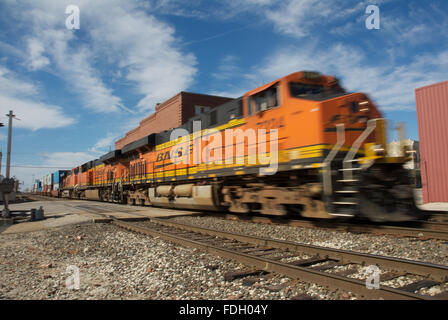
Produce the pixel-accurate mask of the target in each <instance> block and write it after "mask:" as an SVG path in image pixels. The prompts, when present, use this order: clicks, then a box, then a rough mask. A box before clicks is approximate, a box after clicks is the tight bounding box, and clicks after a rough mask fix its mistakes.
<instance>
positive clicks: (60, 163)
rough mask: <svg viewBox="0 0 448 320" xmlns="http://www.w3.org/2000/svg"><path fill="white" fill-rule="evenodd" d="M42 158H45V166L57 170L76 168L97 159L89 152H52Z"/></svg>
mask: <svg viewBox="0 0 448 320" xmlns="http://www.w3.org/2000/svg"><path fill="white" fill-rule="evenodd" d="M42 156H43V157H44V158H45V160H44V161H43V166H48V167H55V168H74V167H76V166H79V165H82V164H84V163H86V162H88V161H92V160H94V159H95V157H94V156H93V155H92V154H90V153H87V152H52V153H44V154H42ZM54 171H56V170H54Z"/></svg>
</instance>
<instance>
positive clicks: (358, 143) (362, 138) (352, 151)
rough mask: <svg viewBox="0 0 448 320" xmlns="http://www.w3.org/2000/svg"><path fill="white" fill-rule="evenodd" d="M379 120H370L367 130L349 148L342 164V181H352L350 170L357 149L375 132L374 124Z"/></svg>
mask: <svg viewBox="0 0 448 320" xmlns="http://www.w3.org/2000/svg"><path fill="white" fill-rule="evenodd" d="M378 120H380V119H372V120H369V121H368V122H367V128H366V130H364V131H363V133H361V135H360V136H359V137H358V139H356V141H355V142H354V143H353V145H352V147H351V148H350V150H349V152H348V153H347V155H346V156H345V158H344V162H343V164H342V166H343V168H344V180H351V179H353V171H352V170H350V169H352V162H353V161H352V160H353V158H354V157H355V155H356V153H357V152H358V150H359V148H360V147H361V144H362V143H363V142H364V141H365V140H366V139H367V138H368V137H369V135H370V134H371V133H372V132H373V130H375V128H376V122H377V121H378Z"/></svg>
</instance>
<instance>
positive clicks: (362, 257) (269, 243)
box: [91, 209, 448, 300]
mask: <svg viewBox="0 0 448 320" xmlns="http://www.w3.org/2000/svg"><path fill="white" fill-rule="evenodd" d="M95 211H96V210H95V209H92V210H91V212H92V213H94V214H97V215H99V216H102V217H103V218H108V219H109V220H110V222H111V223H113V224H114V225H116V226H119V227H121V228H124V229H126V230H129V231H133V232H137V233H141V234H146V235H149V236H153V237H158V238H161V239H164V240H167V241H170V242H174V243H177V244H180V245H182V246H186V247H191V248H197V249H201V250H204V251H206V252H207V253H209V254H212V255H216V256H220V257H223V258H228V259H232V260H235V261H238V262H240V263H243V264H245V265H246V266H248V267H250V268H251V269H250V270H251V271H250V272H247V274H248V275H253V274H257V273H258V274H259V273H261V272H274V273H278V274H282V275H285V276H288V277H290V278H292V279H299V280H300V281H304V282H309V283H316V284H319V285H322V286H326V287H330V288H333V289H340V290H345V291H350V292H353V293H355V294H357V295H359V296H360V297H361V298H366V299H394V300H395V299H406V300H409V299H411V300H426V299H447V298H448V296H447V294H446V292H444V293H442V294H440V295H438V296H435V297H430V296H425V295H421V294H416V293H414V292H415V291H418V290H419V289H421V288H430V287H434V286H438V285H443V284H445V283H446V282H447V281H448V267H447V266H442V265H436V264H430V263H423V262H415V261H410V260H405V259H398V258H389V257H383V256H377V255H369V254H363V253H356V252H350V251H345V250H338V249H331V248H324V247H317V246H312V245H305V244H298V243H294V242H288V241H281V240H273V239H268V238H262V237H254V236H248V235H243V234H237V233H230V232H224V231H220V230H214V229H207V228H202V227H198V226H193V225H189V224H184V223H179V222H173V221H169V220H168V219H160V218H151V219H150V220H149V221H146V222H139V223H132V222H124V221H120V220H118V219H115V218H114V217H112V216H108V215H107V213H98V212H95ZM367 265H377V266H379V268H380V269H381V270H388V271H386V273H384V274H383V275H382V276H381V278H382V281H383V282H385V281H388V280H392V279H395V278H398V277H401V276H409V275H413V276H417V277H418V278H419V280H417V281H415V282H413V283H410V284H408V285H406V286H404V287H401V288H391V287H387V286H383V285H380V287H379V289H368V288H367V287H366V282H365V281H363V280H359V279H355V278H350V277H348V275H350V274H355V273H357V272H358V270H359V269H360V268H362V267H363V266H367ZM347 266H348V268H345V267H347ZM339 267H342V268H344V270H342V271H336V272H333V271H334V270H335V269H338V268H339Z"/></svg>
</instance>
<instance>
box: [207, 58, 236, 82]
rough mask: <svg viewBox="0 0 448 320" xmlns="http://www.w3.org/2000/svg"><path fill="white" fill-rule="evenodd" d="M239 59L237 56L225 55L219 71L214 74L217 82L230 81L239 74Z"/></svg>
mask: <svg viewBox="0 0 448 320" xmlns="http://www.w3.org/2000/svg"><path fill="white" fill-rule="evenodd" d="M238 60H239V59H238V57H237V56H235V55H231V54H228V55H225V56H224V57H223V58H222V59H221V62H220V64H219V66H218V70H217V71H216V72H214V73H212V76H213V77H214V78H215V79H217V80H229V79H231V78H233V77H235V76H236V75H237V74H238V73H239V67H238V65H237V63H238Z"/></svg>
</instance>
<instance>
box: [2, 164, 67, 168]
mask: <svg viewBox="0 0 448 320" xmlns="http://www.w3.org/2000/svg"><path fill="white" fill-rule="evenodd" d="M11 168H30V169H72V167H62V166H57V167H40V166H18V165H14V166H11Z"/></svg>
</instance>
